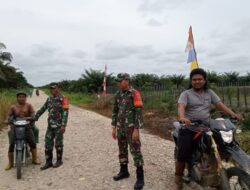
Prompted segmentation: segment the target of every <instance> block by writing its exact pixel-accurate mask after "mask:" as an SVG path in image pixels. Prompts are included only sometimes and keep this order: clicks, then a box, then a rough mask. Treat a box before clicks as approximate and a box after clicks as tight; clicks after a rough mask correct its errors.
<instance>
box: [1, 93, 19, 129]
mask: <svg viewBox="0 0 250 190" xmlns="http://www.w3.org/2000/svg"><path fill="white" fill-rule="evenodd" d="M15 100H16V96H15V91H14V90H4V91H1V92H0V129H1V128H2V127H3V123H2V122H3V121H4V119H5V117H6V113H7V111H8V110H9V108H10V106H11V104H13V103H14V102H15Z"/></svg>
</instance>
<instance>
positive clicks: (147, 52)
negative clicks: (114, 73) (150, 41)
mask: <svg viewBox="0 0 250 190" xmlns="http://www.w3.org/2000/svg"><path fill="white" fill-rule="evenodd" d="M158 55H159V53H157V52H155V51H154V50H153V48H152V47H151V46H150V45H146V46H136V45H123V44H119V43H115V42H108V43H99V44H97V45H96V58H97V59H100V60H116V59H123V58H129V57H131V56H138V57H139V58H142V59H151V58H154V57H156V56H158Z"/></svg>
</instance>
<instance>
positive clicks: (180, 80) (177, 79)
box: [169, 74, 185, 89]
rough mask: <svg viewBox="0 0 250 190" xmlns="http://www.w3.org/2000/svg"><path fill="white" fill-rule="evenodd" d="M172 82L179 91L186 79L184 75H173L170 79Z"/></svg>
mask: <svg viewBox="0 0 250 190" xmlns="http://www.w3.org/2000/svg"><path fill="white" fill-rule="evenodd" d="M169 78H170V80H171V81H172V83H173V84H174V85H176V88H177V89H178V88H179V86H180V85H181V84H182V83H183V81H184V79H185V76H184V75H176V74H174V75H172V76H170V77H169Z"/></svg>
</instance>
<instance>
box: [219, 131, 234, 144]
mask: <svg viewBox="0 0 250 190" xmlns="http://www.w3.org/2000/svg"><path fill="white" fill-rule="evenodd" d="M220 134H221V138H222V139H223V141H224V142H225V143H231V142H232V141H233V131H232V130H230V131H220Z"/></svg>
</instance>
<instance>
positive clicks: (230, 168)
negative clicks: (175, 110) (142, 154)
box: [172, 118, 250, 190]
mask: <svg viewBox="0 0 250 190" xmlns="http://www.w3.org/2000/svg"><path fill="white" fill-rule="evenodd" d="M232 121H233V120H232V119H231V120H230V119H225V118H216V119H211V123H210V126H207V125H205V124H203V122H202V121H191V122H192V124H191V125H190V126H185V125H184V124H182V123H179V122H175V123H174V131H173V134H172V135H173V138H174V141H175V144H176V148H175V157H176V154H177V150H178V147H177V141H178V132H179V130H182V129H184V128H186V129H188V130H192V131H193V132H195V135H194V138H193V143H194V152H193V153H192V160H190V161H189V162H188V163H187V164H186V168H187V171H188V173H187V175H185V176H184V181H186V182H190V181H195V182H196V183H198V184H199V185H201V186H209V187H215V188H218V189H222V190H231V189H235V190H236V189H237V190H238V189H239V190H240V189H242V190H250V175H249V172H250V156H249V155H247V154H246V153H245V152H244V151H243V150H242V149H241V148H240V146H239V144H238V143H237V141H236V140H235V134H236V132H240V131H239V130H237V129H236V127H235V125H234V124H233V123H232Z"/></svg>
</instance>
